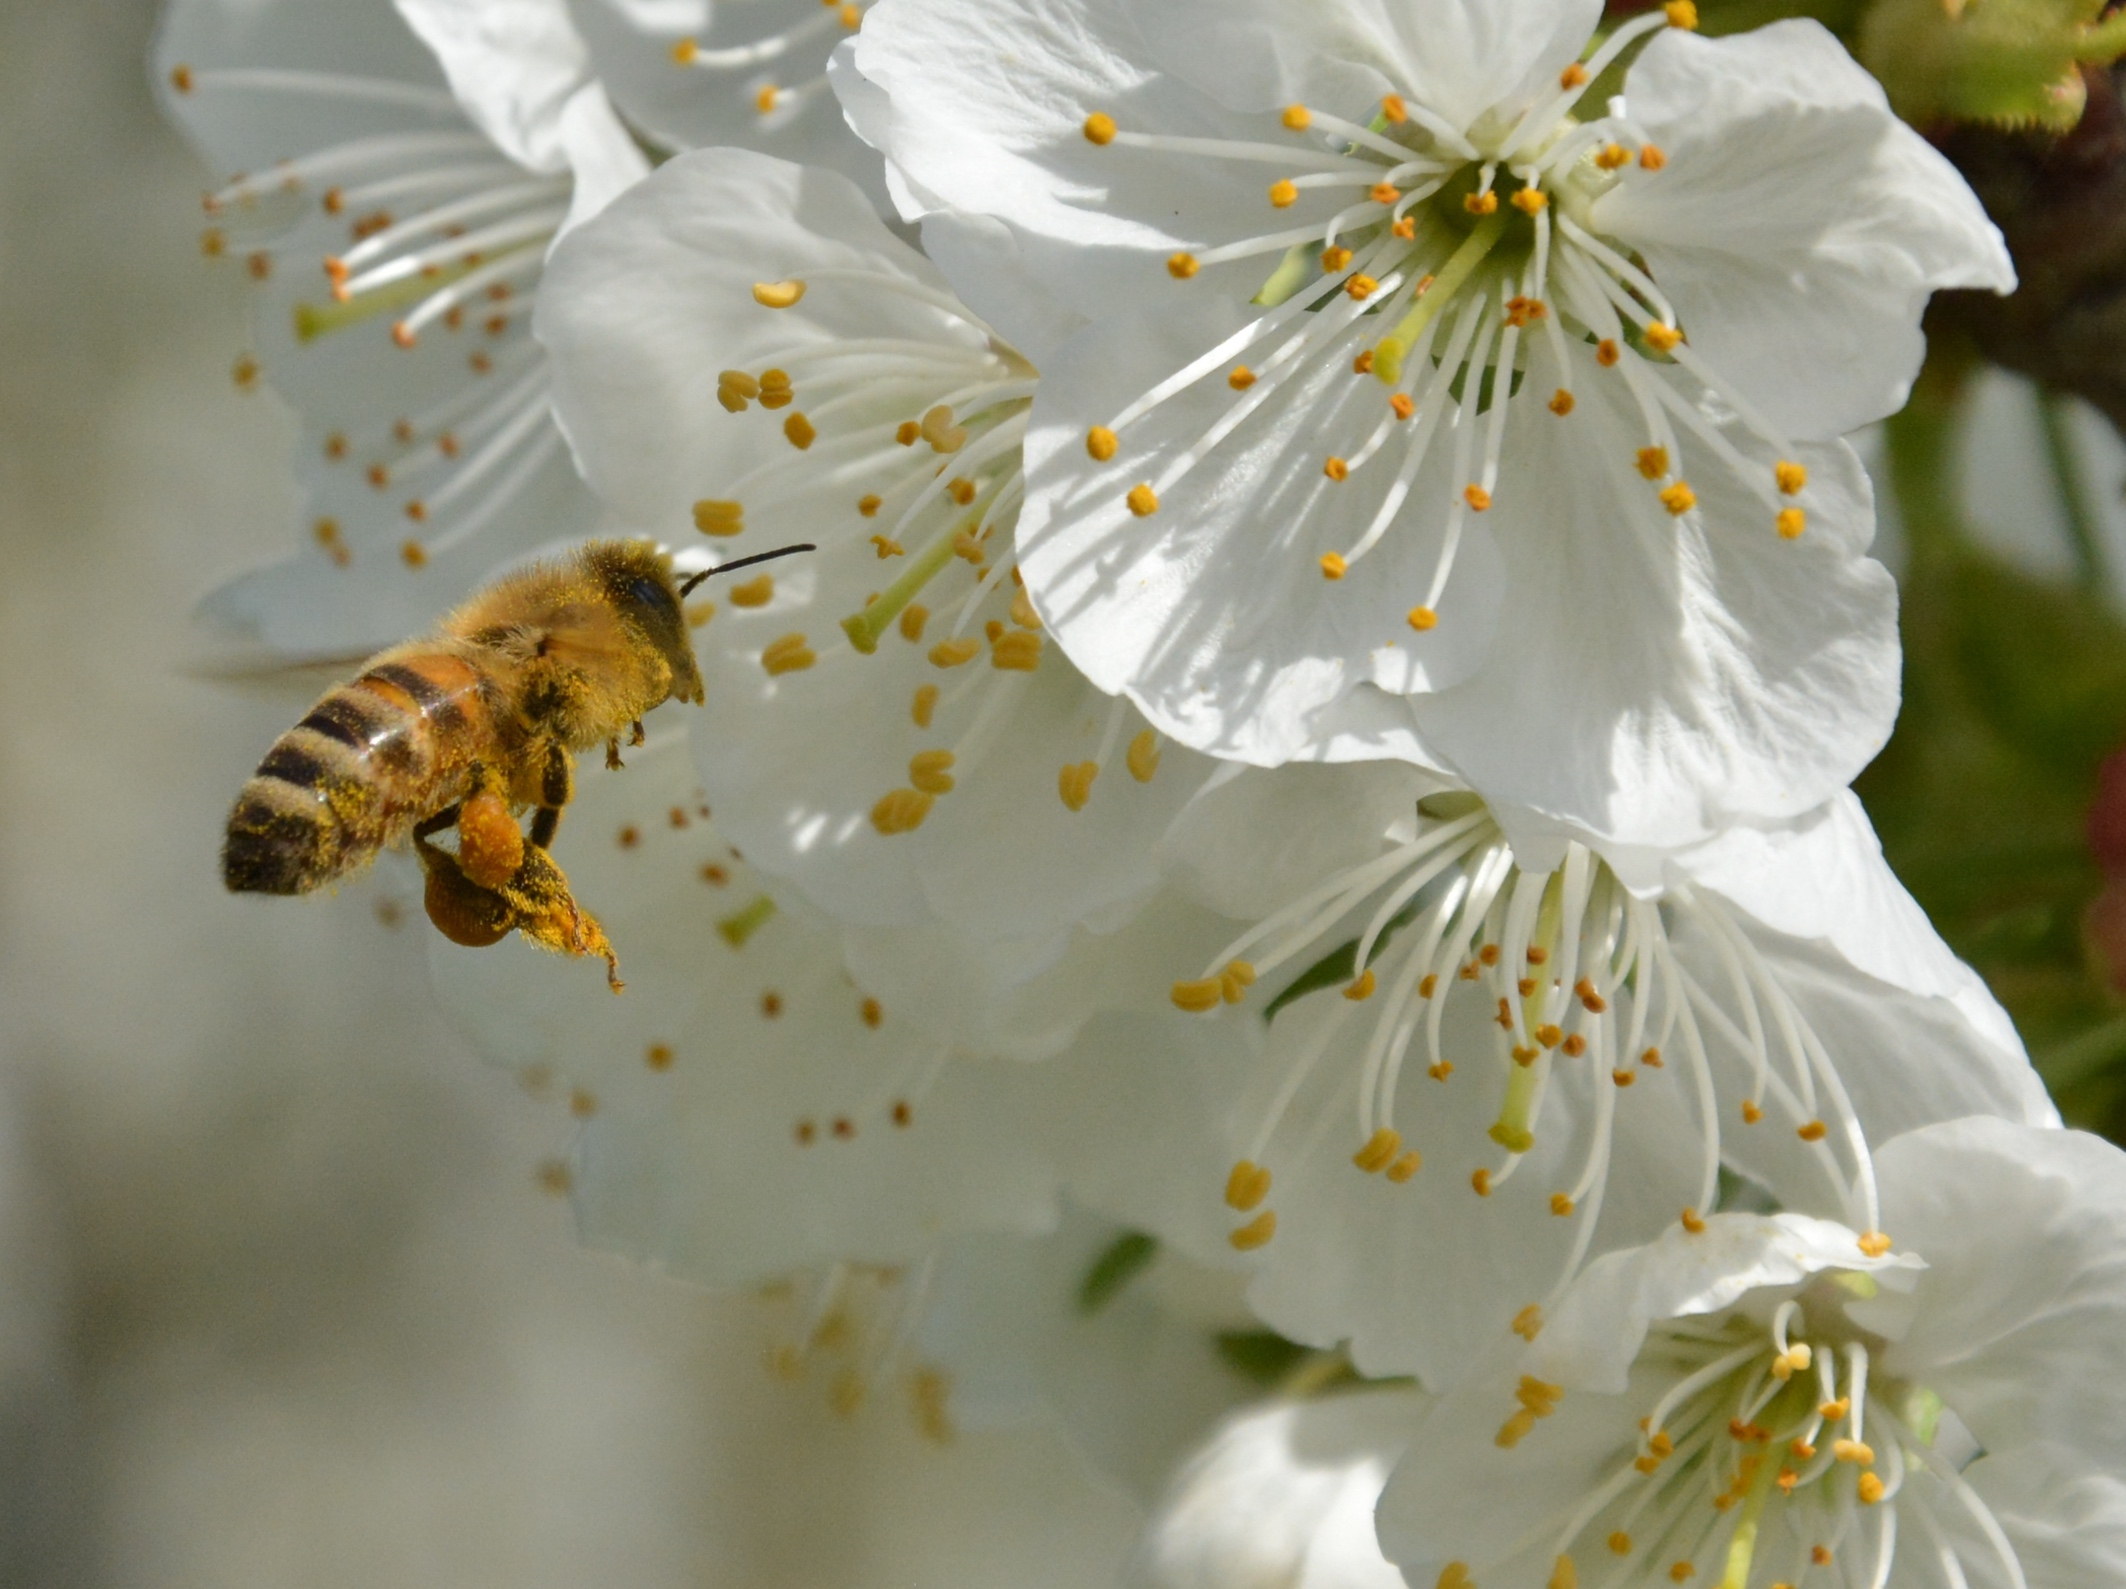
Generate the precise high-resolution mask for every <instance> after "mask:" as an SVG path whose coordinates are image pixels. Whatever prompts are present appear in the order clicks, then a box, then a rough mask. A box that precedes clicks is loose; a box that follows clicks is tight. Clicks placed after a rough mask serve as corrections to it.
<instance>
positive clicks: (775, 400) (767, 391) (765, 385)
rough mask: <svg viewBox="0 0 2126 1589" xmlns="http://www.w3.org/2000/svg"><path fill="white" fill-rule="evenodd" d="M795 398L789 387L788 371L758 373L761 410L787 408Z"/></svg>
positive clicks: (792, 390) (763, 371)
mask: <svg viewBox="0 0 2126 1589" xmlns="http://www.w3.org/2000/svg"><path fill="white" fill-rule="evenodd" d="M796 396H797V393H796V391H795V389H794V388H792V387H791V385H790V372H789V371H788V370H762V371H761V372H760V406H761V407H762V408H788V407H789V406H790V402H791V400H792V399H793V398H795V397H796Z"/></svg>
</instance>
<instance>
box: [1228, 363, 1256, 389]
mask: <svg viewBox="0 0 2126 1589" xmlns="http://www.w3.org/2000/svg"><path fill="white" fill-rule="evenodd" d="M1225 384H1226V385H1228V386H1230V387H1231V388H1232V389H1233V390H1234V391H1236V392H1244V391H1246V390H1247V389H1248V388H1249V387H1251V386H1253V385H1254V384H1255V372H1254V371H1253V370H1251V369H1249V368H1248V367H1247V366H1246V365H1245V364H1236V365H1234V366H1233V373H1232V374H1230V375H1228V376H1227V377H1226V378H1225Z"/></svg>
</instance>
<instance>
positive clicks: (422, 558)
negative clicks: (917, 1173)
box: [399, 541, 428, 568]
mask: <svg viewBox="0 0 2126 1589" xmlns="http://www.w3.org/2000/svg"><path fill="white" fill-rule="evenodd" d="M399 561H400V562H402V563H404V564H405V565H406V566H407V567H408V568H426V567H427V566H428V548H427V547H425V546H423V545H422V544H421V543H420V542H419V541H406V542H403V543H402V544H401V545H400V547H399Z"/></svg>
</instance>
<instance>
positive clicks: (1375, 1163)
mask: <svg viewBox="0 0 2126 1589" xmlns="http://www.w3.org/2000/svg"><path fill="white" fill-rule="evenodd" d="M1402 1150H1403V1138H1402V1133H1401V1132H1399V1131H1396V1130H1394V1129H1393V1128H1391V1127H1389V1126H1382V1127H1381V1128H1380V1129H1379V1130H1378V1131H1376V1132H1374V1133H1373V1135H1371V1136H1370V1137H1368V1138H1366V1144H1365V1146H1364V1147H1362V1148H1360V1149H1359V1150H1358V1151H1357V1152H1356V1153H1354V1154H1352V1155H1351V1162H1352V1163H1353V1164H1355V1165H1357V1166H1358V1167H1359V1168H1360V1169H1362V1170H1364V1171H1365V1172H1366V1173H1367V1174H1368V1175H1378V1174H1379V1173H1380V1172H1381V1171H1382V1170H1385V1169H1386V1168H1387V1167H1388V1166H1389V1165H1391V1164H1393V1163H1394V1162H1395V1158H1396V1155H1397V1154H1399V1153H1401V1152H1402Z"/></svg>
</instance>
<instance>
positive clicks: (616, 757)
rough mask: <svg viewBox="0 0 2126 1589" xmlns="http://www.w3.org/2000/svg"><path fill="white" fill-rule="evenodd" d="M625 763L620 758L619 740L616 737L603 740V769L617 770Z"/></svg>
mask: <svg viewBox="0 0 2126 1589" xmlns="http://www.w3.org/2000/svg"><path fill="white" fill-rule="evenodd" d="M626 765H627V763H626V762H624V761H622V760H621V759H620V741H619V740H618V739H617V738H614V739H609V740H607V741H606V742H605V770H606V771H607V772H618V771H619V770H620V769H621V768H622V767H625V766H626Z"/></svg>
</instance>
